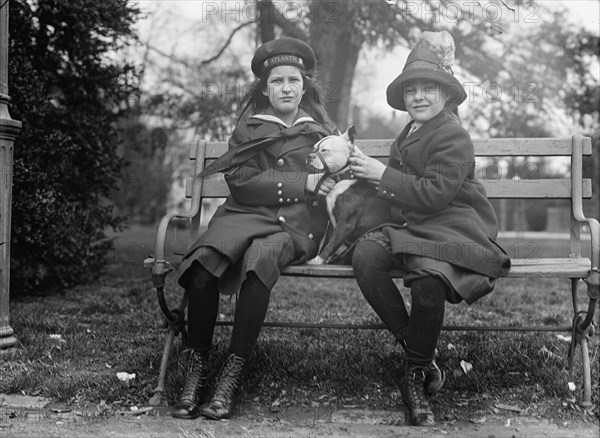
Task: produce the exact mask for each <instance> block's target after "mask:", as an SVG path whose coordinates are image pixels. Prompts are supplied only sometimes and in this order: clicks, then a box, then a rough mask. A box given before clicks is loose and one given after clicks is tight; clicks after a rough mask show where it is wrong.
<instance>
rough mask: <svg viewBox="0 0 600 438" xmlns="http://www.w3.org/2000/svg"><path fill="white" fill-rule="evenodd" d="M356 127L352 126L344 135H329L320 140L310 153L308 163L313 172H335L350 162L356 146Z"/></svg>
mask: <svg viewBox="0 0 600 438" xmlns="http://www.w3.org/2000/svg"><path fill="white" fill-rule="evenodd" d="M355 134H356V129H355V128H354V125H352V126H350V127H349V128H348V130H347V131H346V132H344V133H343V134H342V135H329V136H327V137H324V138H322V139H321V140H319V141H318V142H317V143H316V144H315V147H314V149H313V151H312V153H310V154H308V158H307V159H306V164H307V166H308V168H309V169H310V170H311V171H313V172H325V173H327V174H335V173H337V172H339V171H340V170H342V169H343V168H344V167H345V166H346V164H347V163H348V158H349V157H350V152H352V149H353V148H354V135H355Z"/></svg>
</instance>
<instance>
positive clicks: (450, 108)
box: [442, 100, 462, 123]
mask: <svg viewBox="0 0 600 438" xmlns="http://www.w3.org/2000/svg"><path fill="white" fill-rule="evenodd" d="M442 111H444V112H445V113H446V115H447V116H449V117H450V118H451V119H454V120H456V121H457V122H458V123H462V122H461V121H460V116H459V115H458V105H457V104H456V102H450V101H448V100H447V101H446V104H445V105H444V109H443V110H442Z"/></svg>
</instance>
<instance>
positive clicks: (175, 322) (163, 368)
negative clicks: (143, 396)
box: [148, 286, 188, 406]
mask: <svg viewBox="0 0 600 438" xmlns="http://www.w3.org/2000/svg"><path fill="white" fill-rule="evenodd" d="M156 292H157V295H158V301H159V303H161V309H162V310H163V312H164V313H165V316H166V317H167V323H168V327H169V333H168V334H167V339H166V340H165V346H164V348H163V353H162V359H161V362H160V372H159V374H158V383H157V385H156V388H154V390H153V391H152V392H153V393H154V395H153V396H152V397H151V398H150V400H149V402H148V404H149V405H150V406H162V405H163V404H165V403H166V401H167V400H166V397H165V382H166V379H167V369H168V367H169V356H170V355H171V347H172V346H173V341H174V340H175V337H176V336H177V335H178V334H179V333H181V336H182V338H183V341H184V342H187V333H186V329H185V317H184V315H185V308H186V306H187V301H188V294H187V291H186V292H185V293H184V294H183V298H182V299H181V303H180V304H179V307H178V308H177V309H175V310H174V311H172V312H171V311H169V310H168V307H167V305H166V301H165V298H164V290H163V286H160V287H157V288H156ZM165 309H166V310H167V311H166V312H165Z"/></svg>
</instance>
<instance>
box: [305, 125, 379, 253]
mask: <svg viewBox="0 0 600 438" xmlns="http://www.w3.org/2000/svg"><path fill="white" fill-rule="evenodd" d="M354 135H355V129H354V126H351V127H350V128H349V129H348V130H347V131H346V132H344V133H343V134H342V135H332V136H328V137H325V138H323V139H321V140H320V141H319V142H318V143H317V144H315V147H314V150H313V152H312V153H311V154H309V156H308V158H307V160H306V163H307V165H308V167H309V168H310V169H311V170H314V171H318V172H324V174H325V177H327V176H334V177H336V178H339V179H340V181H339V182H338V183H337V184H336V185H335V186H334V188H333V189H332V190H331V191H330V192H329V193H328V195H327V197H326V204H327V213H328V214H329V219H330V222H331V224H332V225H333V233H332V235H331V237H330V238H329V241H328V242H327V243H326V245H325V246H324V247H323V249H322V250H321V252H320V253H319V255H318V256H317V257H316V258H315V259H313V260H312V263H314V264H321V263H330V262H331V261H332V260H333V258H334V255H335V252H336V251H337V250H338V249H339V248H340V247H341V246H342V245H343V244H345V243H351V242H354V241H355V240H356V239H358V238H359V237H360V236H362V235H363V234H364V233H366V232H367V231H369V230H371V229H374V228H376V227H377V226H378V225H381V224H382V223H385V222H389V220H390V208H389V205H388V203H387V202H386V201H384V200H382V199H379V198H377V195H376V189H375V188H374V187H373V186H371V185H370V184H369V183H368V182H367V181H365V180H362V179H353V178H352V175H351V172H350V166H349V158H350V153H351V152H352V150H353V149H354V148H355V147H356V146H355V145H354Z"/></svg>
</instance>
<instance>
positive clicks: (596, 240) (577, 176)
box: [571, 135, 600, 276]
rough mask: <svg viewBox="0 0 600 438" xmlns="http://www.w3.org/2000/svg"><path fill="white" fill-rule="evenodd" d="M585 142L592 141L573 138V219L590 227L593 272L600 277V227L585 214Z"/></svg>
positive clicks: (577, 137) (578, 136)
mask: <svg viewBox="0 0 600 438" xmlns="http://www.w3.org/2000/svg"><path fill="white" fill-rule="evenodd" d="M584 141H588V142H589V141H591V140H590V139H589V138H585V139H584V137H582V136H581V135H574V136H573V154H572V156H571V179H572V193H571V201H572V210H573V218H574V219H575V220H576V221H577V222H586V223H587V224H588V226H589V227H590V243H591V259H592V260H591V261H592V266H591V267H592V272H595V274H592V275H596V276H597V275H598V270H599V263H600V225H599V223H598V221H597V220H596V219H592V218H586V217H585V215H584V214H583V190H582V180H583V171H582V162H583V158H582V157H583V144H584Z"/></svg>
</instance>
